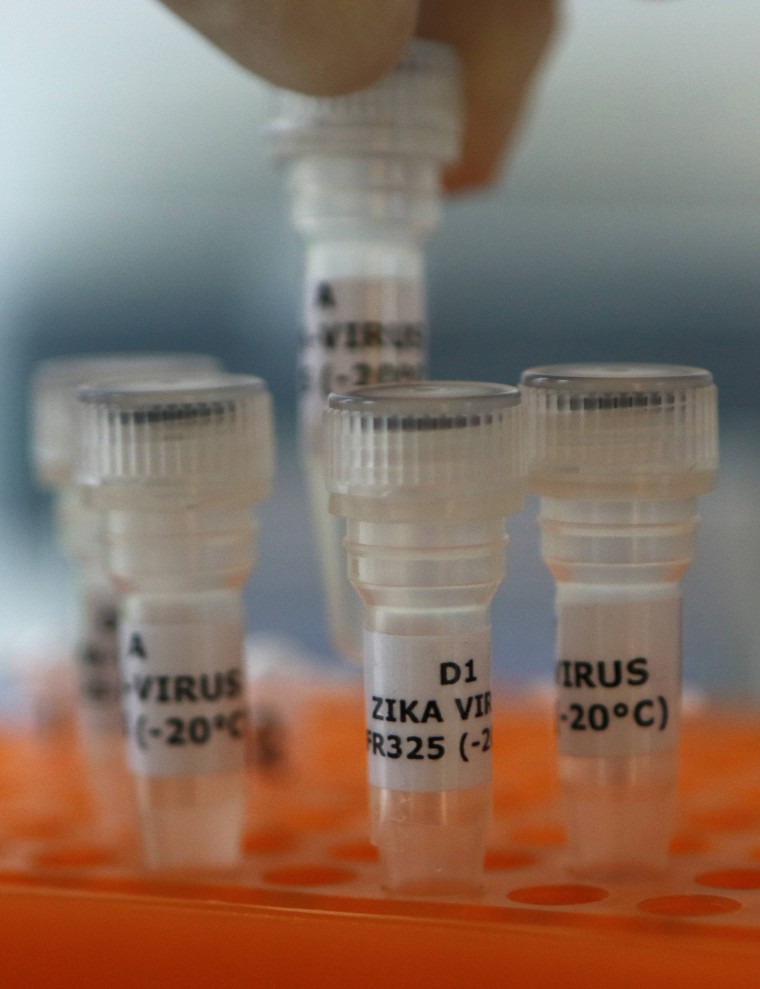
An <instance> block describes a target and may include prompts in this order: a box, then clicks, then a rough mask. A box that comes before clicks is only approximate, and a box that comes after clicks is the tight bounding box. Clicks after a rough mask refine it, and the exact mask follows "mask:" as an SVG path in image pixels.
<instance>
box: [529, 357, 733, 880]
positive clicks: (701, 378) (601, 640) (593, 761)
mask: <svg viewBox="0 0 760 989" xmlns="http://www.w3.org/2000/svg"><path fill="white" fill-rule="evenodd" d="M522 394H523V404H524V415H525V423H526V451H527V457H528V466H529V488H530V490H531V491H532V492H534V493H535V494H538V495H540V496H541V512H540V519H539V524H540V528H541V546H542V554H543V557H544V560H545V561H546V564H547V565H548V567H549V569H550V570H551V572H552V574H553V576H554V578H555V580H556V582H557V586H556V619H557V640H556V683H557V711H556V719H557V739H558V742H557V744H558V753H559V774H560V780H561V785H562V790H563V795H564V802H565V810H566V824H567V832H568V841H569V851H570V856H571V866H572V868H573V869H574V870H575V871H577V872H580V873H583V874H593V875H610V876H633V877H636V876H639V875H641V874H642V873H647V872H654V871H659V870H661V869H663V868H664V866H665V865H666V862H667V855H668V842H669V839H670V835H671V828H672V818H673V808H674V800H675V791H676V777H677V769H678V737H679V709H680V694H681V682H680V678H681V590H680V581H681V578H682V576H683V574H684V573H685V571H686V569H687V567H688V566H689V564H690V562H691V561H692V559H693V558H694V553H695V535H696V528H697V523H698V521H699V516H698V515H697V504H696V498H697V496H698V495H700V494H704V493H705V492H707V491H709V490H710V489H711V488H712V487H713V485H714V483H715V477H716V470H717V428H716V420H717V399H716V389H715V386H714V384H713V381H712V377H711V375H710V374H709V373H708V372H707V371H703V370H701V369H699V368H692V367H680V366H671V365H648V364H577V365H573V364H567V365H555V366H551V367H539V368H533V369H531V370H529V371H526V372H525V373H524V374H523V376H522Z"/></svg>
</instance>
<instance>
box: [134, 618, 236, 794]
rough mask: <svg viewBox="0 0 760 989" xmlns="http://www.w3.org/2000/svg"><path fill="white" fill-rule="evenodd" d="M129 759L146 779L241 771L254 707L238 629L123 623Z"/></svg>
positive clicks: (208, 623) (204, 623) (200, 625)
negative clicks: (250, 708)
mask: <svg viewBox="0 0 760 989" xmlns="http://www.w3.org/2000/svg"><path fill="white" fill-rule="evenodd" d="M119 638H120V653H121V657H122V669H123V674H124V676H123V691H124V693H123V696H124V716H125V719H126V727H127V752H128V756H129V763H130V765H131V767H132V769H133V770H134V772H135V773H137V774H139V775H142V776H201V775H206V774H213V773H222V772H228V771H233V770H237V769H241V768H242V766H243V764H244V759H245V734H246V720H247V708H246V703H245V692H244V680H243V644H242V637H241V634H240V630H239V629H238V628H237V627H236V626H225V625H216V624H212V623H210V622H198V623H195V624H190V625H148V624H132V623H123V624H122V627H121V629H120V633H119Z"/></svg>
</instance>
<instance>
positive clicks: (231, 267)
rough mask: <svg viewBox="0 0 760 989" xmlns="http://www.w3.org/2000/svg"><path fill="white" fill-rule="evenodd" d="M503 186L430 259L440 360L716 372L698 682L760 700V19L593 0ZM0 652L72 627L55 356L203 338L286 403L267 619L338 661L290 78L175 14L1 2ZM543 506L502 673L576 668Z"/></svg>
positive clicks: (529, 533) (264, 550)
mask: <svg viewBox="0 0 760 989" xmlns="http://www.w3.org/2000/svg"><path fill="white" fill-rule="evenodd" d="M563 10H564V18H563V20H564V24H563V28H562V30H561V32H560V34H559V36H558V37H557V39H556V42H555V46H554V50H553V53H552V55H551V56H550V58H549V59H548V61H547V63H546V65H545V69H544V71H543V73H542V75H541V77H540V78H539V80H538V82H537V85H536V87H535V90H534V93H533V100H532V106H531V108H530V111H529V113H528V114H527V115H526V119H525V122H524V128H523V133H522V138H521V140H520V142H519V144H518V146H517V148H516V150H515V153H514V154H513V156H512V158H511V160H510V162H509V163H508V166H507V167H506V168H505V170H504V174H503V177H502V179H501V181H500V182H499V184H498V186H497V187H495V188H493V189H491V190H488V191H485V192H482V193H479V194H477V195H469V196H466V197H461V198H457V199H456V200H452V201H451V202H450V203H449V205H448V207H447V210H446V213H445V216H444V222H443V224H442V226H441V229H440V232H439V233H438V234H437V235H436V236H435V238H434V239H433V241H432V243H431V245H430V249H429V253H428V256H429V285H430V315H431V323H432V331H433V336H432V340H433V349H432V364H431V372H432V374H433V375H434V376H436V377H462V376H465V375H466V376H470V377H473V378H487V379H491V380H493V379H498V380H501V381H507V382H514V381H516V379H517V378H518V377H519V373H520V371H521V370H522V369H523V368H525V367H527V366H530V365H535V364H540V363H546V362H556V361H568V360H584V361H587V360H654V361H673V362H677V363H688V364H697V365H702V366H705V367H708V368H709V369H710V370H712V372H713V373H714V375H715V377H716V380H717V382H718V385H719V387H720V392H721V415H722V423H721V425H722V437H721V439H722V469H721V480H720V485H719V488H718V490H717V492H716V493H714V494H713V495H711V496H709V497H707V498H705V499H703V501H702V505H701V508H702V514H703V525H702V530H701V533H700V542H699V557H698V559H697V562H696V563H695V565H694V566H693V568H692V571H691V572H690V574H689V576H688V578H687V580H686V584H685V594H686V597H685V644H684V650H685V651H684V655H685V674H686V677H687V680H688V681H689V682H690V683H692V684H693V685H696V686H697V687H702V688H705V689H708V690H710V691H714V692H724V693H731V692H733V693H736V692H738V691H741V692H742V694H744V695H746V694H748V693H750V692H760V607H759V604H760V602H758V587H760V387H758V384H757V381H758V372H760V263H759V262H760V182H759V181H758V176H760V126H758V121H759V120H760V59H759V58H758V47H757V43H758V38H760V5H758V4H757V2H756V0H731V3H726V2H725V0H673V2H667V3H665V2H657V3H655V2H652V0H612V2H610V0H568V2H566V3H565V4H564V7H563ZM0 92H2V94H3V97H2V101H0V134H1V135H2V144H1V145H0V146H1V148H2V152H1V153H0V353H1V354H2V359H1V360H0V417H1V418H2V422H3V428H2V430H1V431H0V581H1V583H0V587H1V588H2V590H1V592H0V666H1V665H2V663H3V662H9V661H11V660H12V657H13V654H14V650H17V649H18V648H19V646H18V644H19V642H22V641H28V640H29V639H30V637H32V638H33V637H34V636H35V635H36V634H37V633H38V632H39V633H40V634H42V633H43V632H44V634H46V635H48V636H49V635H50V634H51V630H52V634H53V635H54V636H55V635H59V634H60V635H63V633H57V632H55V631H54V630H56V629H58V628H63V627H64V622H65V616H66V610H67V606H68V599H69V592H68V590H67V582H66V566H65V564H64V563H63V562H62V561H61V560H60V559H59V558H58V556H57V554H56V552H55V551H54V549H53V546H52V541H51V527H50V522H49V518H48V516H49V504H48V499H47V496H46V495H45V494H44V493H42V492H40V491H38V490H37V489H36V488H35V485H34V483H33V481H32V478H31V474H30V471H29V468H28V462H27V455H26V435H27V416H26V401H27V397H26V396H27V388H28V383H29V375H30V372H31V369H32V367H33V365H34V364H35V362H36V361H38V360H40V359H42V358H45V357H48V356H52V355H59V354H65V353H79V352H86V351H123V350H132V349H143V348H149V349H159V350H171V349H183V350H201V351H205V352H209V353H213V354H216V355H217V356H219V357H220V358H221V359H222V360H223V361H224V362H225V363H226V365H227V366H228V368H230V369H232V370H239V371H249V372H253V373H256V374H260V375H262V376H263V377H264V378H266V379H267V380H268V382H269V383H270V386H271V388H272V391H273V394H274V397H275V403H276V409H277V415H278V424H279V433H280V470H279V479H278V487H277V493H276V496H275V497H274V498H273V499H272V500H271V501H270V502H269V503H268V504H267V505H265V506H264V507H263V509H262V511H261V513H260V515H261V520H262V526H261V552H260V556H259V562H258V565H257V569H256V573H255V575H254V579H253V581H252V583H251V587H250V591H249V604H250V608H249V613H250V627H251V629H252V630H255V631H259V632H271V633H275V634H277V635H288V636H292V637H294V638H295V639H297V640H298V641H299V642H300V643H301V645H302V646H303V648H305V649H307V650H308V651H310V652H312V653H314V654H315V655H318V656H320V657H323V658H327V659H329V658H330V645H329V642H328V640H327V636H326V632H325V622H324V619H323V615H322V607H321V594H320V589H319V586H318V576H317V567H316V563H315V560H314V554H313V549H312V544H311V537H310V532H309V524H308V511H307V507H306V502H305V497H304V491H303V485H302V482H301V478H300V473H299V470H298V464H297V459H296V455H295V444H294V423H295V417H294V406H295V371H294V368H295V357H296V342H297V337H298V332H299V321H300V307H301V287H300V277H301V260H302V251H301V245H300V242H299V240H298V237H297V235H296V234H295V233H294V232H293V231H292V230H291V228H290V225H289V222H288V214H287V206H286V201H285V195H284V191H283V189H282V187H281V181H280V179H279V177H278V175H277V172H276V169H275V167H274V165H273V163H272V161H271V160H270V158H269V156H268V153H267V146H266V141H265V140H264V138H263V134H262V129H263V124H264V121H265V114H266V105H267V91H266V87H265V86H264V85H263V84H262V83H260V82H259V81H258V80H256V79H254V78H253V77H251V76H249V75H247V74H246V73H245V72H243V70H242V69H240V68H238V67H237V66H236V65H235V64H234V63H232V62H231V61H229V60H228V59H227V58H225V57H224V56H223V55H221V54H220V53H218V52H217V51H215V50H214V49H213V48H212V47H211V46H210V45H208V44H207V43H205V42H204V41H203V40H202V39H201V38H200V37H198V36H197V35H196V34H194V33H193V32H192V31H191V30H190V29H189V28H186V27H185V26H184V25H183V24H182V23H181V22H180V21H178V20H177V19H176V18H174V17H173V16H172V15H171V14H169V13H168V12H167V11H165V10H164V9H163V8H162V7H161V6H160V5H159V4H158V3H155V2H150V0H130V2H129V3H122V4H113V3H111V2H109V0H68V2H67V3H66V4H51V3H50V2H49V0H26V2H25V3H24V4H19V3H15V4H8V3H6V4H3V5H2V9H1V10H0ZM534 514H535V506H530V507H529V510H528V511H526V513H525V514H524V515H523V516H521V517H520V518H518V519H511V520H510V526H509V529H510V532H511V534H512V544H511V548H510V558H509V565H510V574H509V577H508V580H507V582H506V584H505V586H504V587H503V589H502V590H501V591H500V592H499V595H498V598H497V601H496V603H495V607H494V625H495V636H494V637H495V647H496V648H495V656H496V664H497V669H498V671H499V672H500V674H501V675H502V676H504V677H505V678H508V679H511V680H524V681H530V680H533V679H541V678H545V679H546V678H548V677H549V676H550V675H551V669H552V642H553V627H552V619H551V597H552V585H551V581H550V578H549V576H548V574H547V573H545V572H544V570H543V567H542V565H541V563H540V561H539V559H538V538H537V532H536V529H535V519H534Z"/></svg>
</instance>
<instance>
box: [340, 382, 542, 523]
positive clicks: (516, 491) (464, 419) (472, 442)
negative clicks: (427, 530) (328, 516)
mask: <svg viewBox="0 0 760 989" xmlns="http://www.w3.org/2000/svg"><path fill="white" fill-rule="evenodd" d="M325 426H326V450H327V486H328V489H329V491H330V493H331V499H330V511H331V512H333V514H335V515H343V516H346V517H350V518H360V519H364V520H365V521H382V520H385V521H418V520H427V521H435V520H440V519H441V518H446V519H450V520H452V521H453V520H466V519H482V518H490V517H494V516H499V515H508V514H511V513H513V512H516V511H519V509H520V507H521V505H522V494H523V462H522V442H521V429H520V395H519V392H518V391H517V389H516V388H512V387H510V386H509V385H495V384H482V383H479V382H456V381H425V382H414V383H410V384H403V385H396V384H394V385H376V386H374V387H368V388H357V389H356V390H355V391H352V392H348V393H347V394H345V395H331V396H330V398H329V400H328V408H327V410H326V412H325Z"/></svg>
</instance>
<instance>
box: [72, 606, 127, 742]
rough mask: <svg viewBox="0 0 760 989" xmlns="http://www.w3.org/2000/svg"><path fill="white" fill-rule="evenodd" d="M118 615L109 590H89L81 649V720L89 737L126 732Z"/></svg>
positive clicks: (79, 652) (82, 615) (78, 652)
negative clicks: (123, 718)
mask: <svg viewBox="0 0 760 989" xmlns="http://www.w3.org/2000/svg"><path fill="white" fill-rule="evenodd" d="M117 626H118V611H117V604H116V598H115V596H114V595H113V593H111V592H110V591H109V590H108V589H107V588H105V587H103V588H100V587H98V588H87V589H86V590H85V592H84V601H83V608H82V614H81V626H80V632H79V646H78V648H77V658H78V673H79V690H80V693H81V696H82V705H81V716H82V721H83V722H84V728H85V731H86V732H87V733H88V734H89V735H99V734H110V733H113V732H120V731H121V729H122V714H121V674H120V671H119V641H118V634H117Z"/></svg>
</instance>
